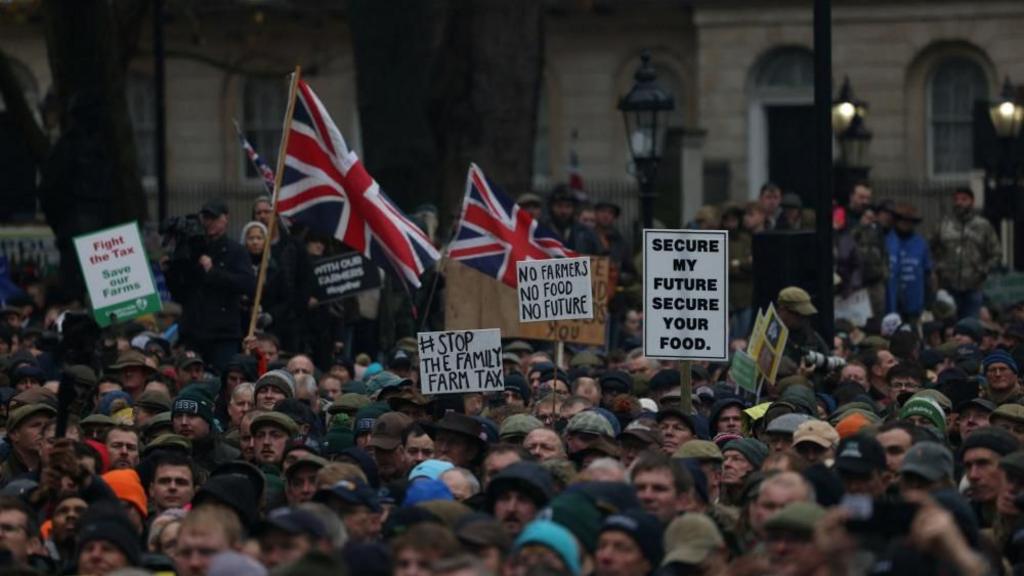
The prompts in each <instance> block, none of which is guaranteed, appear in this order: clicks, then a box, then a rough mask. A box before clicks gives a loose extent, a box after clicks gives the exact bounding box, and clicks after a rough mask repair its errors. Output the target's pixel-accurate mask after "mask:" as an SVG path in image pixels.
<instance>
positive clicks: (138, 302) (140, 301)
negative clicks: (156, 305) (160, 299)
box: [135, 298, 149, 310]
mask: <svg viewBox="0 0 1024 576" xmlns="http://www.w3.org/2000/svg"><path fill="white" fill-rule="evenodd" d="M148 304H149V302H148V301H147V300H146V299H145V298H136V299H135V307H136V308H138V309H139V310H145V309H146V306H147V305H148Z"/></svg>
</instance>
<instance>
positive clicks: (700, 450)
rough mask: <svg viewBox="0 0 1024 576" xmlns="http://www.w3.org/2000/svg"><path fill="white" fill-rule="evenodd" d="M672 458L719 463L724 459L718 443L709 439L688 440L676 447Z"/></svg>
mask: <svg viewBox="0 0 1024 576" xmlns="http://www.w3.org/2000/svg"><path fill="white" fill-rule="evenodd" d="M672 457H673V458H694V459H696V460H701V461H712V462H718V463H721V462H723V461H724V460H725V457H724V456H722V450H721V449H720V448H719V447H718V444H715V443H714V442H712V441H710V440H689V441H687V442H684V443H683V445H682V446H680V447H679V448H676V453H675V454H673V455H672Z"/></svg>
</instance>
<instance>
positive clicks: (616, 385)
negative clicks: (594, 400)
mask: <svg viewBox="0 0 1024 576" xmlns="http://www.w3.org/2000/svg"><path fill="white" fill-rule="evenodd" d="M600 384H601V391H602V392H618V393H619V394H628V393H629V391H630V390H631V389H632V388H633V377H632V376H630V375H629V374H628V373H626V372H622V371H621V370H612V371H611V372H605V373H604V374H602V375H601V380H600Z"/></svg>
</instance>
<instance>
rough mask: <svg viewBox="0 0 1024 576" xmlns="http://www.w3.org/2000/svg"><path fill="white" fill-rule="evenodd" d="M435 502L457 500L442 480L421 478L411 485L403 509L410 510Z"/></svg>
mask: <svg viewBox="0 0 1024 576" xmlns="http://www.w3.org/2000/svg"><path fill="white" fill-rule="evenodd" d="M434 500H455V496H452V491H451V490H449V489H448V486H447V485H446V484H445V483H444V482H441V481H440V480H431V479H430V478H420V479H419V480H416V481H415V482H413V483H412V484H410V485H409V489H408V490H406V491H405V500H403V501H402V508H409V507H410V506H415V505H417V504H419V503H421V502H432V501H434Z"/></svg>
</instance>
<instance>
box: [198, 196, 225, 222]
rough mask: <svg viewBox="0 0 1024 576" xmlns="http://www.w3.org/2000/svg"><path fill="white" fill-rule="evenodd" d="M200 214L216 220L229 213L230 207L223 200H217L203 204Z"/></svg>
mask: <svg viewBox="0 0 1024 576" xmlns="http://www.w3.org/2000/svg"><path fill="white" fill-rule="evenodd" d="M199 213H200V214H207V215H210V216H213V217H214V218H216V217H218V216H223V215H225V214H227V213H228V205H227V204H226V203H225V202H224V201H223V200H221V199H219V198H215V199H213V200H210V201H208V202H207V203H206V204H203V207H202V208H200V209H199Z"/></svg>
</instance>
